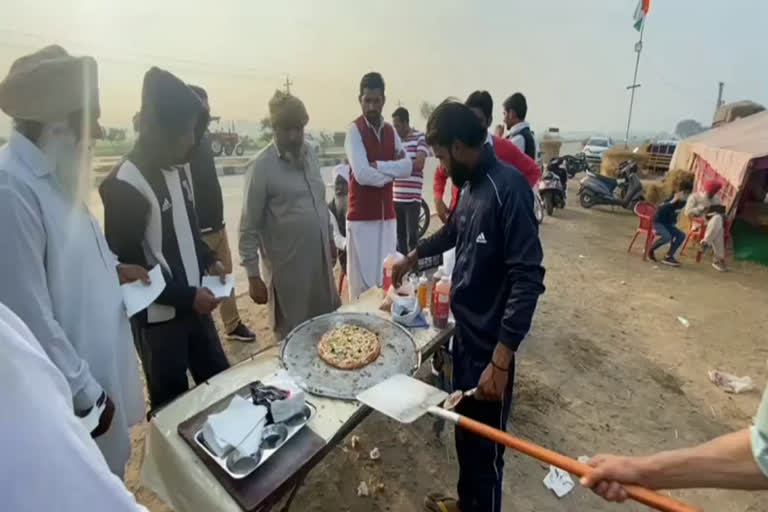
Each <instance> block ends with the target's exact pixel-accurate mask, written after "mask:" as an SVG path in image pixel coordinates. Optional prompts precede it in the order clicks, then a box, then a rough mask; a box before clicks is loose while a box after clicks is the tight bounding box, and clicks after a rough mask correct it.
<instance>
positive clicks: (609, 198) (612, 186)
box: [579, 160, 645, 210]
mask: <svg viewBox="0 0 768 512" xmlns="http://www.w3.org/2000/svg"><path fill="white" fill-rule="evenodd" d="M637 172H638V167H637V162H633V161H631V160H627V161H625V162H622V163H620V164H619V174H618V177H617V178H609V177H608V176H603V175H601V174H597V173H595V172H594V171H591V170H588V171H587V176H586V177H584V178H582V180H581V182H580V183H581V185H580V187H579V203H580V204H581V206H582V207H583V208H592V207H593V206H595V205H599V204H609V205H611V206H621V207H623V208H626V209H627V210H634V208H635V205H636V204H637V203H639V202H640V201H643V200H645V196H644V195H643V184H642V183H641V182H640V178H638V176H637Z"/></svg>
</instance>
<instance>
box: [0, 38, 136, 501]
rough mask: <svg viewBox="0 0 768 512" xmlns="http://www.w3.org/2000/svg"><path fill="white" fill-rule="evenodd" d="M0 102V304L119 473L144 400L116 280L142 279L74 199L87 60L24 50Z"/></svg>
mask: <svg viewBox="0 0 768 512" xmlns="http://www.w3.org/2000/svg"><path fill="white" fill-rule="evenodd" d="M0 109H2V110H3V111H4V112H5V113H6V114H8V115H9V116H11V117H12V118H13V120H14V130H13V131H12V132H11V136H10V138H9V140H8V144H6V145H5V146H3V147H2V148H0V219H2V221H1V222H0V240H2V241H3V247H2V249H0V302H2V303H4V304H5V305H6V306H8V307H9V308H10V309H11V310H13V311H14V312H15V313H16V315H18V316H19V317H20V318H21V319H22V320H23V321H24V322H25V323H26V324H27V325H28V326H29V329H30V330H31V331H32V333H34V335H35V337H36V338H37V339H38V341H39V342H40V345H41V346H42V347H43V349H44V350H45V352H46V353H47V354H48V356H49V357H50V359H51V361H53V363H54V364H55V365H56V367H57V368H58V369H59V370H60V371H61V373H62V374H63V375H64V377H66V379H67V382H68V384H69V388H70V391H71V393H72V407H73V410H74V412H75V413H76V414H77V415H78V416H81V417H83V416H90V414H89V413H91V414H94V415H95V416H96V415H97V417H98V421H99V425H98V426H97V427H96V428H95V429H94V428H93V426H89V429H92V431H91V435H92V436H93V437H95V441H96V444H97V445H98V446H99V448H100V449H101V451H102V453H103V454H104V458H105V459H106V461H107V463H108V464H109V467H110V469H111V470H112V472H113V473H115V474H117V475H121V476H122V474H123V470H124V465H125V463H126V461H127V460H128V458H129V456H130V453H131V446H130V438H129V431H128V427H130V425H132V424H135V423H138V422H139V421H141V419H142V418H143V416H144V396H143V394H142V389H141V382H140V380H139V374H138V365H137V362H136V354H135V352H134V348H133V340H132V337H131V330H130V326H129V323H128V316H127V314H126V310H125V305H124V304H123V296H122V293H121V291H120V282H119V281H132V280H135V279H136V277H139V278H142V279H143V280H146V279H147V275H146V270H145V269H141V268H139V267H136V266H135V265H119V264H118V262H117V260H116V259H115V257H114V255H113V254H112V252H110V250H109V247H108V246H107V242H106V240H105V239H104V235H103V234H102V232H101V228H100V227H99V225H98V224H97V223H96V221H95V220H94V219H93V217H91V215H90V214H89V213H88V210H87V208H86V206H85V202H84V200H83V195H82V190H81V185H82V184H83V183H85V186H86V188H85V193H87V192H88V191H89V186H90V184H89V183H88V179H87V178H88V176H89V174H88V172H87V171H88V170H90V159H89V156H88V155H89V154H90V147H91V146H92V143H93V142H92V137H94V136H96V134H97V133H98V131H99V128H98V122H97V119H98V115H99V105H98V86H97V81H96V61H94V60H93V59H92V58H90V57H80V58H77V57H72V56H69V55H68V54H67V53H66V52H65V51H64V50H63V49H62V48H61V47H58V46H51V47H47V48H45V49H43V50H41V51H39V52H36V53H34V54H32V55H28V56H26V57H22V58H20V59H19V60H17V61H16V62H15V63H14V64H13V66H12V67H11V72H10V73H9V75H8V77H6V78H5V80H3V82H1V83H0ZM89 127H90V129H89ZM94 128H95V129H94ZM83 177H85V178H86V179H85V180H83V179H82V178H83ZM3 414H13V411H3ZM31 455H32V454H31ZM35 456H40V457H41V464H45V460H46V459H45V454H44V453H41V454H36V455H35ZM84 506H85V505H84Z"/></svg>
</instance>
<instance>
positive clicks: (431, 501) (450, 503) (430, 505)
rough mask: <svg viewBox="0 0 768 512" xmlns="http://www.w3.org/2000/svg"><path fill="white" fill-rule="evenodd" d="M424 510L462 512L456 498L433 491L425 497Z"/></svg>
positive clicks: (431, 511)
mask: <svg viewBox="0 0 768 512" xmlns="http://www.w3.org/2000/svg"><path fill="white" fill-rule="evenodd" d="M424 510H426V511H427V512H461V509H459V502H458V501H457V500H456V499H455V498H451V497H450V496H445V495H444V494H442V493H439V492H431V493H429V494H427V497H426V498H424Z"/></svg>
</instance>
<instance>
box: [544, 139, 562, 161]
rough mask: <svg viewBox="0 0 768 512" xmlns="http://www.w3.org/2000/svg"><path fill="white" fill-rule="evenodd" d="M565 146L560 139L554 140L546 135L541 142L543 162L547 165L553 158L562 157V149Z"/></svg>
mask: <svg viewBox="0 0 768 512" xmlns="http://www.w3.org/2000/svg"><path fill="white" fill-rule="evenodd" d="M562 145H563V141H562V140H560V139H559V138H557V139H556V138H553V137H551V136H549V137H548V136H547V134H546V133H545V134H544V137H542V139H541V140H540V141H539V146H540V147H541V160H542V162H544V164H545V165H546V164H547V163H549V161H550V160H552V159H553V158H557V157H558V156H560V147H561V146H562Z"/></svg>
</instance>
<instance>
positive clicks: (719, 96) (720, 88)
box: [715, 82, 725, 110]
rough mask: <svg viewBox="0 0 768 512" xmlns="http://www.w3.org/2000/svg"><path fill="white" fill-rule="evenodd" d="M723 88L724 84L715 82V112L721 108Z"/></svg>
mask: <svg viewBox="0 0 768 512" xmlns="http://www.w3.org/2000/svg"><path fill="white" fill-rule="evenodd" d="M723 87H725V82H717V105H715V110H717V109H719V108H720V107H722V106H723Z"/></svg>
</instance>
